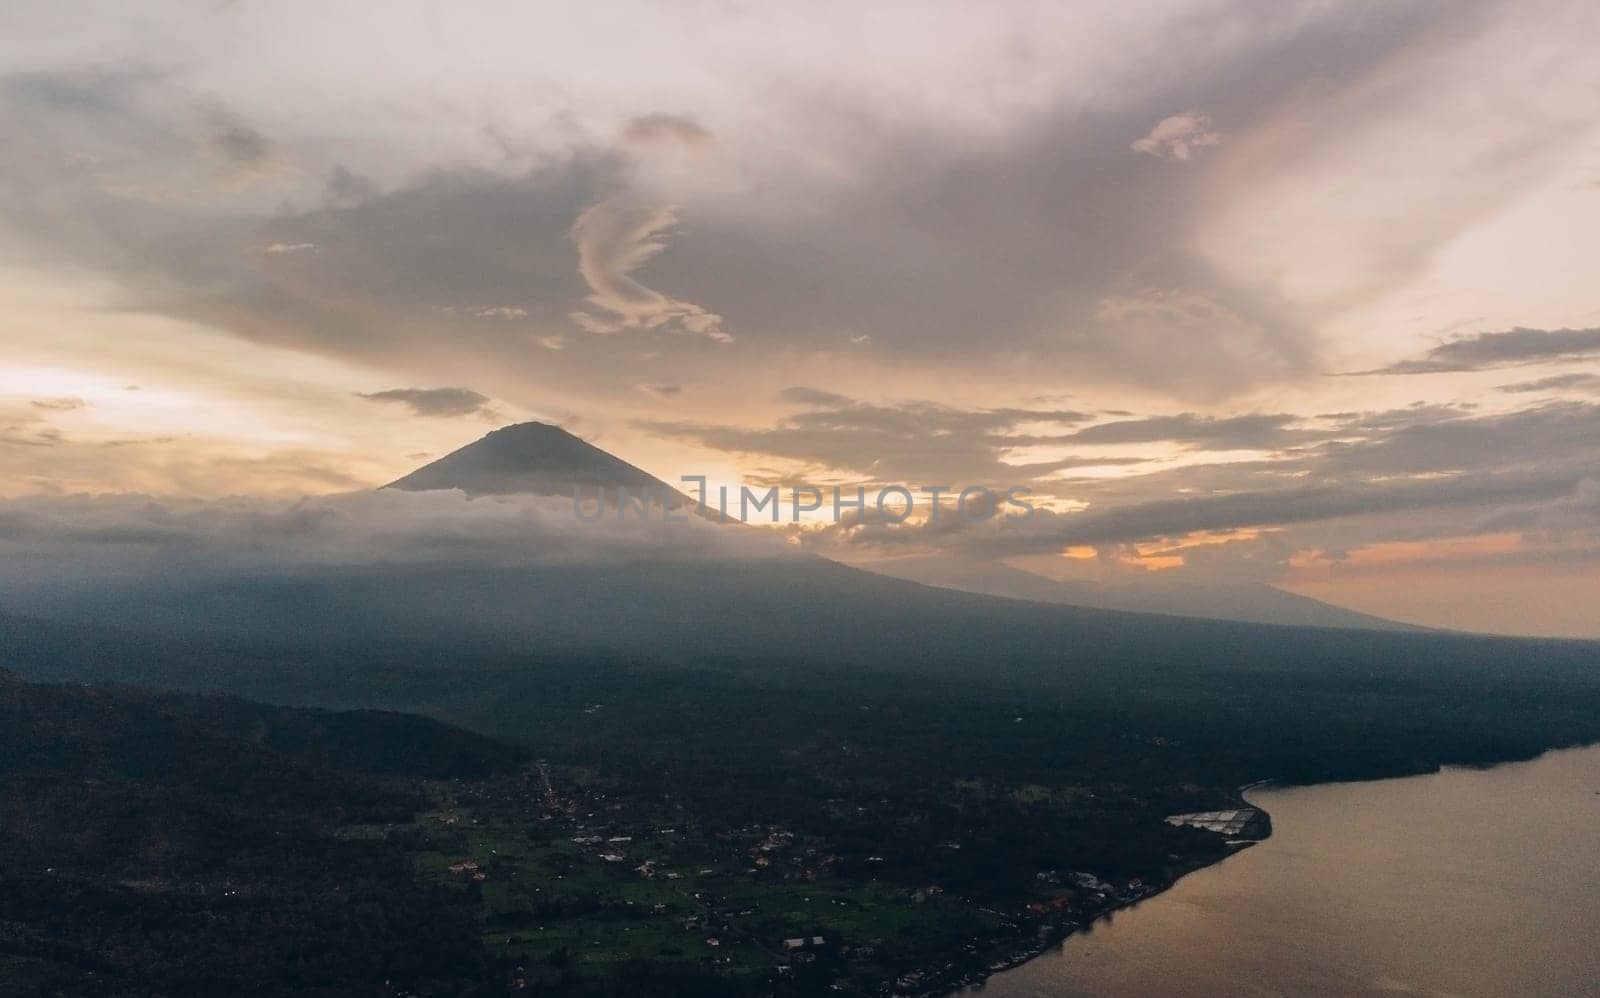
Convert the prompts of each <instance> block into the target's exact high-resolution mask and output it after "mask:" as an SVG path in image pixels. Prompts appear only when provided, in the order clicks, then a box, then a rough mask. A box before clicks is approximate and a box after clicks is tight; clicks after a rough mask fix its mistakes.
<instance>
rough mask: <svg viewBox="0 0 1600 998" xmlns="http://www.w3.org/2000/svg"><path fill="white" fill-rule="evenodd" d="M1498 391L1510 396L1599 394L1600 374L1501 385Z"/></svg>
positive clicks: (1560, 376) (1571, 375)
mask: <svg viewBox="0 0 1600 998" xmlns="http://www.w3.org/2000/svg"><path fill="white" fill-rule="evenodd" d="M1500 390H1501V391H1502V392H1509V393H1512V394H1525V393H1531V392H1561V391H1576V392H1588V393H1591V394H1600V374H1581V373H1573V374H1556V375H1552V376H1551V377H1548V378H1540V379H1538V380H1536V381H1519V382H1517V383H1516V384H1511V385H1501V386H1500Z"/></svg>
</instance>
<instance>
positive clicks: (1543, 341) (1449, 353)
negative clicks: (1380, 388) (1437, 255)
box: [1368, 326, 1600, 374]
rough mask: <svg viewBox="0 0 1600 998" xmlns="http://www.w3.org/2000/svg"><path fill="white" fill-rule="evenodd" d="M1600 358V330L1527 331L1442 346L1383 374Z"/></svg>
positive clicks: (1521, 329)
mask: <svg viewBox="0 0 1600 998" xmlns="http://www.w3.org/2000/svg"><path fill="white" fill-rule="evenodd" d="M1591 357H1600V329H1527V328H1525V327H1522V326H1518V327H1517V328H1515V329H1510V330H1507V331H1506V332H1503V333H1478V334H1476V335H1474V336H1464V337H1461V338H1459V339H1453V340H1450V341H1449V342H1447V343H1441V344H1439V345H1438V346H1436V347H1434V348H1433V349H1432V350H1429V351H1428V352H1427V353H1426V354H1424V355H1423V356H1421V357H1419V358H1417V359H1415V360H1406V361H1401V362H1400V363H1398V364H1392V365H1390V366H1389V367H1385V368H1382V369H1381V370H1379V371H1377V372H1368V373H1379V374H1436V373H1449V372H1457V371H1484V370H1490V369H1492V368H1497V367H1519V366H1521V365H1524V364H1540V363H1549V362H1552V361H1568V360H1582V359H1586V358H1591Z"/></svg>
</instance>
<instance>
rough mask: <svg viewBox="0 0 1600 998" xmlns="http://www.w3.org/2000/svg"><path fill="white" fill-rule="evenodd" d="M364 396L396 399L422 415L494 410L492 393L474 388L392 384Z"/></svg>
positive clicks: (487, 412) (463, 414)
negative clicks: (490, 394) (491, 399)
mask: <svg viewBox="0 0 1600 998" xmlns="http://www.w3.org/2000/svg"><path fill="white" fill-rule="evenodd" d="M360 397H361V398H364V399H368V400H370V401H373V402H396V403H399V404H401V405H404V406H406V407H407V408H409V409H410V410H411V411H412V412H414V413H416V414H417V415H418V416H472V415H490V414H492V410H491V409H490V407H489V397H488V396H487V395H482V394H479V393H478V392H475V391H473V390H472V389H470V388H390V389H388V390H387V391H381V392H362V393H360Z"/></svg>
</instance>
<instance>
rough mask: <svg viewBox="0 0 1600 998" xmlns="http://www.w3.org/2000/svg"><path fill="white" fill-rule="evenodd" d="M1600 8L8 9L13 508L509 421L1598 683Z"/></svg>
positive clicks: (322, 471)
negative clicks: (1477, 641)
mask: <svg viewBox="0 0 1600 998" xmlns="http://www.w3.org/2000/svg"><path fill="white" fill-rule="evenodd" d="M1596 38H1600V6H1597V5H1596V4H1594V3H1593V2H1585V0H1574V2H1546V0H1518V2H1516V3H1509V2H1507V3H1476V2H1465V0H1450V2H1442V0H1441V2H1405V0H1384V2H1372V3H1360V2H1352V3H1295V2H1280V0H1255V2H1197V0H1196V2H1174V3H1167V4H1156V3H1138V4H1130V3H1126V2H1118V3H1104V4H1101V3H1072V4H1067V3H1056V4H1043V3H1040V4H1026V3H1007V4H985V3H961V4H949V3H946V4H941V3H930V2H920V3H908V4H888V3H880V4H867V5H864V4H859V3H850V4H843V3H841V4H828V3H810V4H805V5H777V4H756V3H740V2H731V0H725V2H720V3H705V4H689V3H683V4H645V3H641V4H624V3H606V4H595V3H573V4H559V3H545V4H536V5H530V4H481V3H478V4H475V3H463V2H455V3H449V4H443V3H440V4H413V3H400V2H385V3H382V4H377V3H374V4H371V5H367V6H365V7H363V6H361V5H357V4H338V5H328V4H310V3H305V4H298V3H288V2H274V3H256V2H252V0H237V2H213V3H198V2H185V3H170V4H161V3H154V2H150V3H140V4H128V3H105V4H88V3H76V4H71V5H63V4H59V3H29V2H26V0H24V2H13V3H9V4H6V5H5V6H4V7H3V8H0V302H3V303H4V308H3V309H0V345H3V348H4V349H3V352H0V472H3V474H4V478H3V479H0V482H3V492H4V493H6V494H9V495H12V496H21V495H35V494H48V493H58V492H85V491H87V492H144V493H152V494H161V495H178V496H187V497H215V496H222V495H256V494H271V495H278V496H281V495H295V494H302V493H327V492H340V491H349V490H353V489H359V488H362V487H365V486H369V485H374V484H379V483H382V482H384V481H387V480H389V479H392V478H394V477H397V476H398V475H400V474H402V473H403V472H405V471H406V470H409V469H410V468H411V467H413V466H415V465H416V464H418V463H420V462H421V461H423V460H424V459H426V458H428V457H432V456H438V455H439V454H442V453H444V452H446V451H448V450H450V449H452V448H453V447H455V446H458V445H460V444H462V443H465V442H467V441H470V440H471V439H473V438H475V437H476V436H478V435H480V434H481V433H482V432H484V431H486V430H487V429H489V428H491V427H492V426H493V425H498V424H501V423H504V422H509V421H514V420H519V419H527V418H537V419H545V420H550V421H556V422H560V423H562V424H563V425H565V426H567V427H568V428H569V429H571V430H573V432H576V433H578V434H580V435H582V436H584V437H586V438H587V439H590V440H592V441H594V442H595V443H597V444H599V445H600V446H603V447H605V448H607V449H608V450H611V451H613V452H614V453H617V454H619V455H621V456H623V457H625V458H627V459H628V460H630V461H632V462H634V463H636V464H639V465H641V466H643V467H645V468H647V469H648V470H650V471H652V472H654V473H656V474H658V475H660V476H662V477H664V478H669V479H672V478H676V477H677V476H678V475H680V474H709V475H711V476H712V477H713V478H714V479H721V480H725V481H733V482H736V481H745V482H751V483H755V482H769V481H796V480H799V481H813V482H818V483H824V484H827V483H834V482H840V483H845V484H849V485H852V486H853V485H855V484H857V483H861V484H866V485H869V486H870V485H873V484H876V483H904V484H907V485H911V486H918V485H928V484H949V485H958V486H959V485H969V484H991V485H1002V486H1004V485H1012V484H1026V485H1029V486H1031V487H1033V488H1034V489H1035V490H1036V492H1037V493H1038V494H1039V495H1040V496H1043V497H1047V498H1048V499H1049V501H1050V505H1051V507H1052V512H1051V513H1050V514H1049V515H1046V516H1041V517H1038V518H1036V519H1035V520H1034V521H1032V522H1031V523H1030V524H1028V526H1027V528H1026V529H1020V530H1009V531H1006V530H1000V529H997V528H996V529H990V528H980V529H972V530H942V531H935V530H931V529H927V528H926V527H919V526H917V525H915V524H912V525H909V526H907V527H906V528H903V529H900V530H893V529H890V528H887V527H883V526H862V527H856V528H852V529H848V530H830V531H827V532H825V533H819V534H817V535H816V536H814V537H812V538H811V539H810V540H811V542H812V543H814V544H815V545H816V546H817V547H818V549H820V550H825V551H830V552H833V553H843V554H846V555H848V556H850V557H857V558H859V557H870V556H876V555H882V554H888V553H899V552H907V553H909V552H912V551H926V550H937V549H950V550H955V551H958V552H960V553H961V554H963V555H964V556H969V557H1008V558H1012V559H1018V560H1020V563H1024V564H1027V565H1028V566H1029V567H1031V568H1034V569H1038V570H1044V571H1048V572H1052V573H1055V574H1060V575H1063V576H1072V577H1105V578H1123V577H1129V576H1136V575H1141V574H1143V573H1151V572H1162V573H1168V574H1169V575H1170V576H1171V577H1190V578H1195V579H1225V580H1229V581H1239V580H1260V581H1269V582H1274V583H1276V584H1280V585H1283V586H1285V587H1286V588H1290V589H1293V590H1295V591H1298V592H1303V593H1307V594H1310V595H1315V596H1318V597H1320V598H1324V599H1329V600H1331V601H1334V602H1338V603H1342V604H1344V605H1348V606H1352V607H1356V608H1358V609H1362V610H1367V611H1372V612H1377V613H1381V614H1384V615H1387V616H1394V617H1399V618H1403V619H1409V620H1416V621H1420V622H1424V623H1431V624H1440V625H1445V626H1461V627H1471V628H1473V629H1477V630H1504V631H1511V632H1523V633H1552V634H1586V635H1592V636H1600V611H1596V609H1595V606H1596V602H1597V599H1596V597H1597V596H1600V280H1597V278H1600V273H1597V271H1600V264H1597V262H1596V261H1600V100H1597V99H1596V94H1600V60H1597V59H1596V58H1595V57H1594V55H1595V53H1594V46H1595V39H1596Z"/></svg>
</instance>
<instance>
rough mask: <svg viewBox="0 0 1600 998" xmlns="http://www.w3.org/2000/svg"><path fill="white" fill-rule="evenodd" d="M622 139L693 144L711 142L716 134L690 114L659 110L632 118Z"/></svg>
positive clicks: (646, 143) (645, 142)
mask: <svg viewBox="0 0 1600 998" xmlns="http://www.w3.org/2000/svg"><path fill="white" fill-rule="evenodd" d="M622 139H623V141H624V142H628V143H633V144H642V145H654V144H656V143H660V142H681V143H683V144H684V145H690V146H693V145H703V144H705V143H707V142H711V141H713V139H714V136H713V135H712V134H711V132H709V131H708V130H707V129H706V128H705V126H704V125H701V124H700V123H699V122H698V121H696V120H694V119H693V118H691V117H689V116H688V115H681V114H667V113H665V112H660V111H657V112H656V113H654V114H645V115H640V116H639V117H637V118H632V119H630V120H629V121H628V123H627V125H625V126H624V127H623V129H622Z"/></svg>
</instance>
